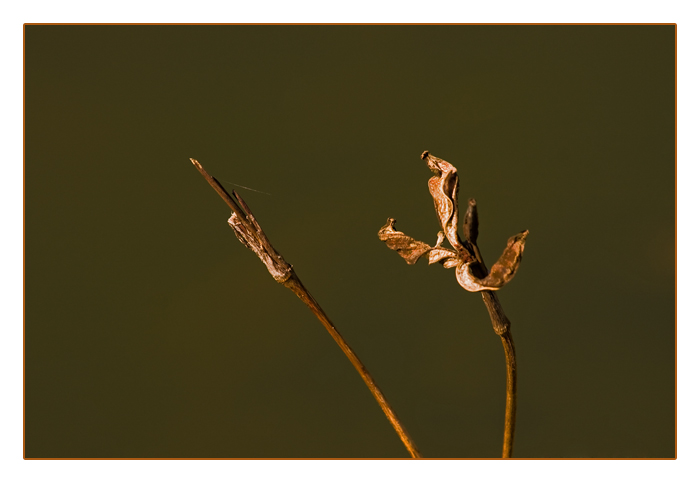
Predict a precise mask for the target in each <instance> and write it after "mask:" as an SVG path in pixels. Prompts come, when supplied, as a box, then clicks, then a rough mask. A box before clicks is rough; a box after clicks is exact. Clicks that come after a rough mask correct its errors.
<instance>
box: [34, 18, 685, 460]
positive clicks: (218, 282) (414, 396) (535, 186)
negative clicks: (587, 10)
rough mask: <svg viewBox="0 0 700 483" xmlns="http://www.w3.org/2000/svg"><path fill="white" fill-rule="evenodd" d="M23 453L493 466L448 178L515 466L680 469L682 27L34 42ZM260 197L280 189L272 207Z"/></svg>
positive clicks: (495, 450)
mask: <svg viewBox="0 0 700 483" xmlns="http://www.w3.org/2000/svg"><path fill="white" fill-rule="evenodd" d="M25 61H26V65H25V76H26V77H25V78H26V92H25V101H26V103H25V114H26V119H25V129H26V131H25V143H26V145H25V146H26V147H25V154H26V157H25V187H26V192H25V236H26V242H25V250H26V254H25V256H26V265H25V277H26V279H25V290H26V292H25V294H26V295H25V304H26V306H25V307H26V308H25V398H26V399H25V438H26V440H25V450H26V453H25V456H26V457H29V458H107V457H110V458H137V457H138V458H142V457H144V458H149V457H150V458H166V457H173V458H186V457H191V458H302V457H304V458H306V457H310V458H326V457H328V458H345V457H349V458H403V457H407V456H408V453H407V452H406V450H405V448H404V447H403V445H402V443H401V441H400V440H399V438H398V436H397V435H396V434H395V432H394V430H393V428H392V427H391V425H390V424H389V422H388V421H387V419H386V418H385V416H384V414H383V413H382V411H381V409H380V408H379V406H378V405H377V403H376V402H375V400H374V399H373V398H372V396H371V394H370V392H369V391H368V390H367V389H366V387H365V386H364V384H363V382H362V380H361V378H360V377H359V375H358V374H357V373H356V372H355V370H354V368H353V367H352V366H351V364H350V363H349V361H348V360H347V359H346V358H345V356H344V355H343V354H342V352H341V351H340V350H339V348H338V347H337V346H336V345H335V343H334V342H333V340H332V339H331V337H330V336H329V335H328V333H327V332H326V331H325V330H324V329H323V327H322V326H321V324H320V323H319V322H318V321H317V320H316V319H315V317H314V316H313V315H312V314H311V312H310V311H309V310H308V309H307V308H306V307H305V306H304V305H303V304H302V303H301V302H300V301H299V300H298V299H296V297H295V296H294V295H293V294H292V293H291V292H289V291H288V290H287V289H285V288H284V287H282V286H280V285H278V284H277V283H275V282H274V280H273V279H272V278H271V277H270V275H269V274H268V273H267V271H266V270H265V268H264V266H263V265H262V264H261V263H260V261H259V260H258V259H257V258H256V257H255V255H254V254H253V253H252V252H250V251H248V250H246V249H245V248H244V247H243V246H242V245H241V244H240V243H239V242H238V240H237V239H236V237H235V235H234V233H233V231H232V230H231V229H230V228H229V227H228V225H227V223H226V220H227V218H228V216H229V214H230V213H229V211H228V208H227V207H226V205H225V204H224V203H223V202H222V201H221V199H220V198H219V197H218V196H217V195H216V193H215V192H214V191H213V190H212V189H211V188H210V187H209V185H208V184H207V183H206V182H205V181H204V179H202V177H201V176H200V175H199V173H198V172H197V171H196V170H195V169H194V167H193V166H192V164H191V163H190V161H189V159H188V158H189V157H194V158H196V159H198V160H199V161H200V162H201V163H202V165H203V166H204V167H205V168H206V169H207V170H208V171H209V172H210V173H211V174H212V175H213V176H216V177H217V178H218V179H219V180H220V181H221V182H222V184H223V185H224V186H225V187H227V188H233V187H234V185H233V184H232V183H235V184H238V185H242V186H245V187H248V188H252V189H254V190H257V191H250V190H245V189H240V190H239V192H240V193H241V195H242V196H243V197H244V198H245V199H246V201H247V203H248V204H249V205H250V207H251V208H252V210H253V212H254V213H255V215H256V217H257V219H258V220H259V222H260V223H261V225H262V226H263V228H264V229H265V231H266V233H267V235H268V236H269V237H270V239H271V241H272V243H273V244H274V246H275V247H276V248H277V249H278V250H279V251H280V252H281V253H282V254H283V256H284V257H285V258H286V260H287V261H288V262H290V263H292V264H293V265H294V268H295V270H296V272H297V274H298V275H299V277H300V278H301V280H302V281H303V282H304V284H305V285H306V286H307V288H308V289H309V290H310V291H311V293H312V294H313V295H314V297H315V298H316V299H317V300H318V301H319V302H320V303H321V305H322V306H323V307H324V309H325V311H326V312H327V313H328V314H329V316H330V318H331V319H332V320H333V321H334V323H335V325H336V326H337V328H338V329H339V331H340V332H341V333H342V334H343V335H344V336H345V337H346V339H347V341H348V342H349V344H350V345H351V346H352V347H353V349H354V350H355V351H356V352H357V354H358V355H359V357H360V358H361V359H362V361H363V362H364V363H365V365H366V366H367V367H368V369H369V370H370V372H371V373H372V374H373V376H374V377H375V379H376V380H377V382H378V384H379V385H380V387H381V388H382V390H383V391H384V393H385V394H386V396H387V398H388V400H389V401H390V403H391V404H392V405H393V407H394V409H395V410H396V412H397V413H398V415H399V417H400V418H401V419H402V421H403V422H404V424H405V426H406V427H407V428H408V430H409V431H410V433H411V435H412V436H413V438H414V439H415V441H416V443H417V445H418V447H419V448H420V449H421V451H422V452H423V455H424V456H425V457H434V458H492V457H500V452H501V444H502V433H503V417H504V408H505V363H504V356H503V349H502V346H501V343H500V339H499V338H498V336H496V335H495V334H494V332H493V329H492V328H491V323H490V321H489V318H488V314H487V312H486V309H485V307H484V305H483V303H482V301H481V297H480V296H479V295H477V294H472V293H468V292H465V291H464V290H462V289H461V288H460V287H459V285H458V284H457V282H456V280H455V275H454V270H445V269H443V268H441V267H440V266H428V264H427V261H426V260H425V259H422V260H421V261H419V262H418V263H417V264H416V265H415V266H409V265H407V264H406V263H405V262H404V261H403V260H402V259H401V258H400V257H399V256H398V255H397V254H396V253H395V252H392V251H391V250H389V249H388V248H386V246H385V245H384V244H383V243H382V242H380V241H379V240H378V238H377V231H378V230H379V228H380V227H381V226H382V225H383V224H384V223H385V222H386V219H387V218H388V217H393V218H396V219H397V220H398V222H397V225H396V227H397V229H399V230H401V231H404V232H405V233H407V234H408V235H410V236H413V237H415V238H417V239H419V240H423V241H425V242H427V243H430V244H432V243H434V241H435V238H436V234H437V232H438V230H439V229H440V228H439V224H438V221H437V218H436V216H435V212H434V209H433V203H432V199H431V197H430V195H429V193H428V190H427V180H428V178H429V177H430V176H431V173H430V171H429V170H428V169H427V168H426V166H425V164H424V162H423V161H422V160H421V159H420V154H421V152H423V151H424V150H430V151H431V152H432V153H433V154H435V155H436V156H438V157H441V158H443V159H445V160H447V161H449V162H450V163H452V164H453V165H454V166H455V167H456V168H457V169H458V171H459V174H460V180H461V196H460V199H461V205H462V213H463V212H464V208H465V207H466V202H467V200H468V199H469V198H470V197H474V198H476V199H477V201H478V203H479V215H480V237H479V245H480V247H481V251H482V254H483V255H484V257H485V258H486V262H487V263H488V264H491V263H493V262H494V261H495V260H496V259H497V257H498V256H499V255H500V253H501V251H502V250H503V248H504V247H505V243H506V240H507V239H508V237H510V236H511V235H514V234H515V233H517V232H518V231H520V230H523V229H529V230H530V236H529V237H528V242H527V246H526V249H525V252H524V257H523V263H522V265H521V267H520V270H519V272H518V274H517V276H516V277H515V279H514V280H513V281H512V282H511V283H510V284H509V285H508V286H506V287H505V288H504V289H502V290H501V291H500V292H499V296H500V299H501V302H502V304H503V306H504V309H505V311H506V313H507V314H508V316H509V318H510V319H511V321H512V323H513V325H512V332H513V337H514V340H515V344H516V350H517V357H518V370H519V372H518V413H517V430H516V437H515V447H514V456H515V457H521V458H562V457H563V458H572V457H577V458H578V457H585V458H598V457H606V458H607V457H612V458H619V457H623V458H627V457H638V458H657V457H664V458H668V457H674V455H675V27H674V26H668V25H663V26H658V25H657V26H638V25H636V26H633V25H624V26H580V25H576V26H552V25H544V26H486V25H481V26H165V25H160V26H144V25H140V26H110V25H107V26H40V25H29V26H26V27H25ZM261 192H264V193H261Z"/></svg>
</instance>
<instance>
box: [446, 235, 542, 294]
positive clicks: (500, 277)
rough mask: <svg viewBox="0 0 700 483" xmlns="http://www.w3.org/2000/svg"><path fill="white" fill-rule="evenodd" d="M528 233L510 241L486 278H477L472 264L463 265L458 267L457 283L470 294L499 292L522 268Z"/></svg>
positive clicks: (514, 237)
mask: <svg viewBox="0 0 700 483" xmlns="http://www.w3.org/2000/svg"><path fill="white" fill-rule="evenodd" d="M528 233H529V232H528V231H527V230H525V231H523V232H520V233H518V234H517V235H515V236H512V237H510V238H509V239H508V243H507V244H506V249H505V250H503V253H502V254H501V257H500V258H499V259H498V261H497V262H496V263H495V264H494V265H493V267H491V271H490V272H489V274H488V275H487V276H486V277H484V278H477V277H476V276H474V274H473V273H472V271H471V266H472V264H468V263H463V264H461V265H459V266H458V267H457V270H456V275H457V282H459V284H460V285H461V286H462V288H464V289H465V290H468V291H470V292H480V291H482V290H498V289H499V288H501V287H503V286H504V285H505V284H507V283H508V282H510V281H511V280H512V278H513V277H514V276H515V272H516V271H517V270H518V267H519V266H520V260H522V254H523V250H524V249H525V239H526V238H527V235H528Z"/></svg>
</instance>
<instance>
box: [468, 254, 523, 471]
mask: <svg viewBox="0 0 700 483" xmlns="http://www.w3.org/2000/svg"><path fill="white" fill-rule="evenodd" d="M474 247H475V249H476V252H477V257H478V258H479V260H480V261H481V254H480V253H479V252H478V250H479V248H478V247H477V246H476V245H474ZM481 263H483V262H481ZM482 267H483V265H482ZM481 298H482V300H483V301H484V305H486V310H487V311H488V313H489V317H490V318H491V325H492V326H493V330H494V332H496V334H498V335H499V336H500V338H501V343H502V344H503V351H504V352H505V356H506V416H505V425H504V429H503V452H502V454H501V456H502V457H503V458H511V457H512V456H513V440H514V438H515V411H516V408H517V398H516V396H517V380H518V374H517V368H516V365H515V344H514V343H513V335H512V334H511V333H510V320H508V317H506V314H505V312H504V311H503V307H502V306H501V302H500V300H498V296H497V295H496V292H494V291H492V290H484V291H482V292H481Z"/></svg>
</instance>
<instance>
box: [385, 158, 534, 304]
mask: <svg viewBox="0 0 700 483" xmlns="http://www.w3.org/2000/svg"><path fill="white" fill-rule="evenodd" d="M421 158H422V159H424V160H425V162H426V164H427V165H428V168H430V170H431V171H432V172H433V173H435V176H433V177H432V178H430V179H429V180H428V189H429V190H430V194H431V196H432V197H433V202H434V204H435V212H436V214H437V217H438V219H439V220H440V225H441V227H442V232H440V233H439V234H438V241H437V243H436V244H435V246H433V247H431V246H430V245H428V244H427V243H424V242H422V241H418V240H415V239H414V238H411V237H410V236H408V235H406V234H405V233H403V232H400V231H397V230H396V229H395V228H394V224H395V223H396V220H394V219H393V218H389V220H388V221H387V222H386V224H385V225H384V226H383V227H382V228H381V229H380V230H379V239H380V240H381V241H383V242H385V243H386V244H387V246H388V247H389V248H391V249H392V250H396V251H397V252H398V253H399V255H401V256H402V257H403V258H404V260H406V263H408V264H410V265H413V264H415V263H416V262H417V261H418V259H419V258H420V257H422V256H425V257H427V258H428V262H429V263H431V264H432V263H441V264H442V265H443V266H444V267H445V268H452V267H457V270H456V275H457V281H458V282H459V284H460V285H461V286H462V287H463V288H464V289H465V290H468V291H470V292H480V291H482V290H498V289H499V288H501V287H502V286H503V285H505V284H506V283H508V282H509V281H510V280H511V279H512V278H513V277H514V276H515V272H516V271H517V270H518V267H519V266H520V261H521V259H522V253H523V250H524V248H525V239H526V238H527V235H528V231H527V230H525V231H523V232H521V233H518V234H517V235H515V236H513V237H511V238H510V239H509V240H508V243H507V245H506V249H505V250H504V251H503V254H502V255H501V257H500V258H499V259H498V261H497V262H496V263H495V264H494V266H493V267H492V268H491V271H489V272H488V274H487V275H486V276H485V277H482V278H479V277H477V276H475V275H474V274H473V273H472V268H473V266H474V264H481V263H482V262H481V261H480V260H479V257H478V256H477V254H478V252H479V250H478V247H477V246H476V238H477V236H478V233H479V231H478V230H479V228H478V226H479V225H478V223H479V222H478V215H477V212H476V201H475V200H473V199H471V200H469V207H468V209H467V213H466V217H465V226H464V234H465V238H466V241H464V242H462V240H460V238H459V234H458V229H457V225H458V222H459V208H458V204H457V195H458V193H459V176H457V169H456V168H455V167H454V166H452V165H451V164H450V163H448V162H447V161H445V160H444V159H440V158H437V157H435V156H433V155H432V154H430V153H429V152H428V151H425V152H424V153H423V154H422V155H421ZM443 233H444V235H443ZM445 237H447V240H448V241H449V242H450V245H452V249H450V248H444V247H442V246H441V245H442V242H443V240H444V238H445ZM483 268H484V269H485V267H483Z"/></svg>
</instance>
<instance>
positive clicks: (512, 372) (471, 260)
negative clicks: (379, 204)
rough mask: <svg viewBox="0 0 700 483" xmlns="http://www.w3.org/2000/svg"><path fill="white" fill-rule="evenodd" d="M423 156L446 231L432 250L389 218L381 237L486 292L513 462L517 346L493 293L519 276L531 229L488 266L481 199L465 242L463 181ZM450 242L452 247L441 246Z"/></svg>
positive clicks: (409, 258) (407, 255) (412, 259)
mask: <svg viewBox="0 0 700 483" xmlns="http://www.w3.org/2000/svg"><path fill="white" fill-rule="evenodd" d="M421 158H422V159H424V160H425V162H426V163H427V165H428V168H430V170H431V171H432V172H433V173H435V176H433V177H432V178H430V180H428V189H429V190H430V194H431V195H432V197H433V202H434V203H435V211H436V213H437V217H438V219H439V220H440V225H441V227H442V231H440V232H439V233H438V235H437V242H436V243H435V245H434V246H430V245H428V244H427V243H424V242H422V241H418V240H415V239H414V238H411V237H410V236H408V235H406V234H405V233H403V232H400V231H397V230H396V228H395V224H396V220H395V219H393V218H389V219H388V220H387V222H386V224H385V225H384V226H383V227H382V228H381V229H380V230H379V234H378V235H379V239H380V240H381V241H383V242H385V243H386V244H387V246H388V247H389V248H391V249H392V250H396V251H397V252H398V253H399V255H401V257H403V259H404V260H406V263H408V264H409V265H413V264H415V263H416V262H417V261H418V259H419V258H421V257H426V258H427V259H428V263H429V264H433V263H440V264H441V265H442V266H443V267H445V268H456V270H455V274H456V276H457V282H459V284H460V285H461V286H462V287H463V288H464V289H465V290H468V291H469V292H481V296H482V298H483V300H484V304H485V305H486V309H487V310H488V312H489V316H490V317H491V323H492V324H493V330H494V331H495V332H496V334H498V335H499V336H500V337H501V342H502V343H503V349H504V351H505V356H506V373H507V381H506V416H505V430H504V435H503V453H502V455H503V458H510V457H511V456H512V453H513V437H514V434H515V409H516V376H517V373H516V366H515V346H514V345H513V337H512V335H511V333H510V321H509V320H508V318H507V317H506V315H505V313H504V312H503V308H502V307H501V304H500V302H499V300H498V297H497V296H496V294H495V293H494V292H495V291H496V290H498V289H500V288H501V287H503V286H504V285H505V284H506V283H508V282H509V281H510V280H511V279H512V278H513V277H514V276H515V272H516V271H517V270H518V267H519V266H520V260H521V259H522V253H523V249H524V248H525V239H526V238H527V235H528V231H527V230H525V231H522V232H520V233H518V234H517V235H515V236H512V237H511V238H510V239H509V240H508V243H507V244H506V248H505V250H504V251H503V254H502V255H501V257H500V258H499V259H498V261H497V262H496V263H495V264H494V265H493V266H492V267H491V270H488V269H487V268H486V264H484V261H483V259H482V258H481V253H480V252H479V247H478V245H477V244H476V239H477V237H478V235H479V217H478V214H477V210H476V200H474V199H470V200H469V207H468V208H467V212H466V214H465V217H464V224H463V234H464V240H461V239H460V237H459V234H458V231H457V230H458V227H457V225H458V223H459V209H458V205H457V195H458V192H459V177H458V176H457V170H456V169H455V167H454V166H452V165H451V164H450V163H448V162H447V161H445V160H443V159H440V158H437V157H435V156H433V155H432V154H430V153H429V152H428V151H425V152H424V153H423V154H422V155H421ZM445 238H447V241H448V242H449V243H450V245H451V246H452V248H445V247H443V246H442V244H443V242H444V240H445Z"/></svg>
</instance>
